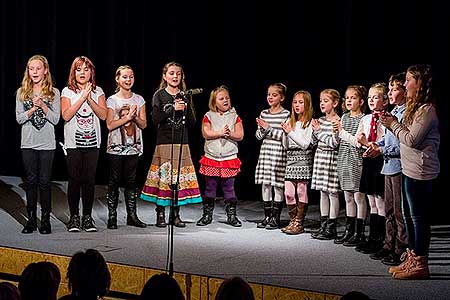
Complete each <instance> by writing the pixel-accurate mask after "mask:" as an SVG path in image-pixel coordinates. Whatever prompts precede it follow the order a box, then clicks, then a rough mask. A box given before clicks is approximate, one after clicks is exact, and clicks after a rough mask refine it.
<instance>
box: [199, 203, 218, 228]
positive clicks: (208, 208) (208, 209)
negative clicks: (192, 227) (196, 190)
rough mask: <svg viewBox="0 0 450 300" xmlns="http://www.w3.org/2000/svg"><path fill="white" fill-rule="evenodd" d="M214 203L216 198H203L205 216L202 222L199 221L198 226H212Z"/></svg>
mask: <svg viewBox="0 0 450 300" xmlns="http://www.w3.org/2000/svg"><path fill="white" fill-rule="evenodd" d="M214 202H215V199H214V198H209V197H205V198H203V215H202V217H201V218H200V220H198V221H197V226H206V225H208V224H211V222H212V220H213V211H214V204H215V203H214Z"/></svg>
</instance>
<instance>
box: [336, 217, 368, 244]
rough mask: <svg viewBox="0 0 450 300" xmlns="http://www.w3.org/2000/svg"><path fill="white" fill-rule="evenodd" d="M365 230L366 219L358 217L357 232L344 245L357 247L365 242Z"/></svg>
mask: <svg viewBox="0 0 450 300" xmlns="http://www.w3.org/2000/svg"><path fill="white" fill-rule="evenodd" d="M364 231H365V227H364V219H359V218H357V219H356V231H355V234H354V235H353V236H352V237H351V238H350V239H349V240H348V241H346V242H344V243H343V244H342V245H344V246H345V247H355V246H359V245H362V244H364V243H365V242H366V235H365V234H364Z"/></svg>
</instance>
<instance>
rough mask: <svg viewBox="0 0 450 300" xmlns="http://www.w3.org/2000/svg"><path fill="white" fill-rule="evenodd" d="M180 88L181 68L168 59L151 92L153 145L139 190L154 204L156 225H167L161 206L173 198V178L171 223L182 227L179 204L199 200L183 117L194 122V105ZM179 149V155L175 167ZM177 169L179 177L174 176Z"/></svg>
mask: <svg viewBox="0 0 450 300" xmlns="http://www.w3.org/2000/svg"><path fill="white" fill-rule="evenodd" d="M182 91H186V83H185V78H184V72H183V68H182V67H181V65H180V64H178V63H176V62H169V63H167V64H166V65H165V66H164V68H163V72H162V79H161V83H160V86H159V89H158V90H157V91H156V93H155V94H154V95H153V103H152V108H153V109H152V111H153V113H152V120H153V124H155V126H156V127H157V137H156V148H155V152H154V155H153V159H152V163H151V165H150V169H149V171H148V175H147V179H146V181H145V184H144V187H143V189H142V193H141V198H142V199H143V200H145V201H150V202H153V203H155V204H156V213H157V215H156V226H157V227H165V226H166V225H167V224H166V221H165V207H166V206H170V204H171V201H172V200H173V199H174V197H173V196H174V193H173V191H172V189H171V185H172V184H175V183H176V182H177V177H178V178H179V186H178V201H177V203H175V209H174V219H173V225H174V226H176V227H185V226H186V225H185V223H184V222H183V221H181V219H180V206H182V205H186V204H191V203H200V202H202V198H201V195H200V189H199V186H198V182H197V176H196V174H195V169H194V165H193V164H192V160H191V154H190V150H189V145H188V133H187V129H186V127H185V125H184V118H183V117H184V116H186V122H187V124H188V125H189V124H193V123H194V122H195V111H194V105H193V103H192V101H190V102H188V103H186V102H185V101H184V98H183V97H182V95H181V94H180V92H182ZM185 110H186V111H185ZM172 133H173V134H172ZM181 137H183V139H182V140H181ZM180 150H181V153H182V157H181V161H180V164H181V166H180V168H178V158H179V154H180ZM178 169H179V170H180V174H179V175H180V176H177V175H178V174H177V173H178ZM171 175H172V176H171Z"/></svg>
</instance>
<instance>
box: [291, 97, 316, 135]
mask: <svg viewBox="0 0 450 300" xmlns="http://www.w3.org/2000/svg"><path fill="white" fill-rule="evenodd" d="M298 95H302V96H303V105H304V108H305V111H304V113H303V124H302V127H303V128H306V127H308V125H309V123H311V120H312V117H313V114H314V109H313V105H312V97H311V94H310V93H309V92H308V91H303V90H300V91H297V92H295V94H294V97H292V99H294V98H295V97H296V96H298ZM298 117H299V115H298V114H297V113H296V112H295V111H294V105H292V109H291V117H290V119H289V123H290V124H291V127H292V128H295V122H297V121H298Z"/></svg>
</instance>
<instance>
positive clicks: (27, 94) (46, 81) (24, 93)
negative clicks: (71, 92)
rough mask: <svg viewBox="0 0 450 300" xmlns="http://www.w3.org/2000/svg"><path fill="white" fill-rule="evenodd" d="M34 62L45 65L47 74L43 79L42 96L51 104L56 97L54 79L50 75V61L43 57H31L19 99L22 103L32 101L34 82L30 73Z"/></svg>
mask: <svg viewBox="0 0 450 300" xmlns="http://www.w3.org/2000/svg"><path fill="white" fill-rule="evenodd" d="M33 60H39V61H41V62H42V64H43V65H44V69H45V70H47V73H46V74H45V75H44V78H43V79H42V90H41V94H42V96H43V97H44V98H46V99H48V100H49V101H50V102H51V101H53V98H54V97H55V92H54V91H53V79H52V74H51V73H50V68H49V64H48V60H47V58H45V56H43V55H33V56H32V57H30V59H28V62H27V66H26V67H25V72H24V73H23V79H22V85H21V87H20V92H19V98H20V100H21V101H24V100H26V99H31V97H32V95H33V80H32V79H31V77H30V73H29V71H28V68H29V66H30V63H31V61H33Z"/></svg>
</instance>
